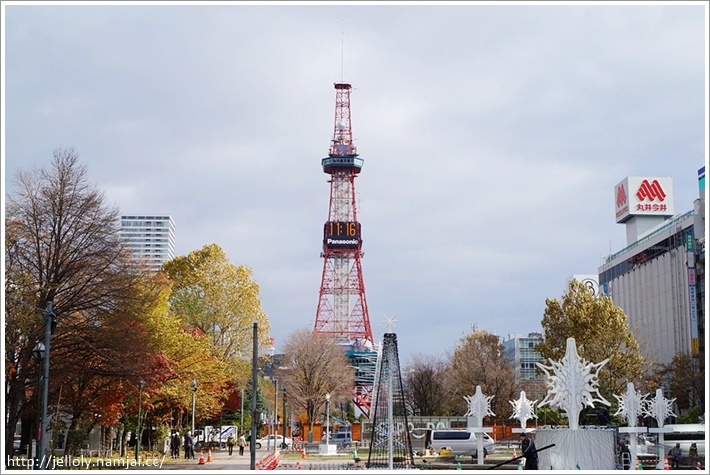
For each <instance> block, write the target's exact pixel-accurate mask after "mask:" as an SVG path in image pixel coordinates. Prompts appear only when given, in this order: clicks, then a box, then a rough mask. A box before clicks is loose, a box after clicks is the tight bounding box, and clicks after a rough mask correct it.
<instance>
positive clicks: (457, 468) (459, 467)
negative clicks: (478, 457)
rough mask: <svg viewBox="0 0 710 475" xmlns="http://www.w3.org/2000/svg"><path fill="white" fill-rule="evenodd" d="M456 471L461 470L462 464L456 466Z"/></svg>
mask: <svg viewBox="0 0 710 475" xmlns="http://www.w3.org/2000/svg"><path fill="white" fill-rule="evenodd" d="M456 470H461V462H459V463H457V464H456Z"/></svg>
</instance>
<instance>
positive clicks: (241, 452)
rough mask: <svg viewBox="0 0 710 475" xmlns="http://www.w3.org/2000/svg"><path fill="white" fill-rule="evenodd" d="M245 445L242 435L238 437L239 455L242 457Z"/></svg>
mask: <svg viewBox="0 0 710 475" xmlns="http://www.w3.org/2000/svg"><path fill="white" fill-rule="evenodd" d="M246 445H247V441H246V440H245V439H244V434H242V435H240V436H239V455H244V446H246Z"/></svg>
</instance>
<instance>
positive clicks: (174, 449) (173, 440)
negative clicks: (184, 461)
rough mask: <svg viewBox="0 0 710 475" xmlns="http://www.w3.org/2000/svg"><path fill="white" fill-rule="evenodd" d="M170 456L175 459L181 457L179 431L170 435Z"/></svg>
mask: <svg viewBox="0 0 710 475" xmlns="http://www.w3.org/2000/svg"><path fill="white" fill-rule="evenodd" d="M170 456H171V457H172V458H173V459H178V458H180V434H178V433H177V431H175V432H173V435H172V436H170Z"/></svg>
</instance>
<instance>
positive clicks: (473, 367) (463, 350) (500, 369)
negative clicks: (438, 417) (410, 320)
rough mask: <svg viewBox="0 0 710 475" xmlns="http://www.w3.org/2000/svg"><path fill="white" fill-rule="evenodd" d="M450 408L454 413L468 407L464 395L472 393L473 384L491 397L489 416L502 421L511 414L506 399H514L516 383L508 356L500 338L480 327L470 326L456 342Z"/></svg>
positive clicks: (474, 389)
mask: <svg viewBox="0 0 710 475" xmlns="http://www.w3.org/2000/svg"><path fill="white" fill-rule="evenodd" d="M451 380H452V384H451V386H452V388H453V394H452V397H453V401H452V403H453V406H452V407H453V408H454V409H455V410H456V412H457V414H464V413H466V411H467V410H468V407H467V404H466V401H465V399H464V396H472V395H473V394H475V392H476V386H481V391H482V392H483V394H485V395H487V396H494V397H493V399H491V411H492V412H493V413H494V414H495V416H491V417H493V418H494V419H495V420H497V421H499V423H501V424H505V422H506V421H507V419H508V417H509V416H510V414H511V405H510V403H509V402H508V401H510V400H512V399H515V392H516V390H517V385H516V382H515V373H514V371H513V365H512V357H511V355H510V354H509V352H507V351H505V349H504V348H503V344H502V343H501V340H500V338H499V337H498V336H497V335H493V334H491V333H488V332H486V331H483V330H474V331H473V332H471V333H469V334H467V335H465V336H464V337H463V338H461V340H460V341H459V342H458V345H457V346H456V349H455V350H454V354H453V358H452V361H451Z"/></svg>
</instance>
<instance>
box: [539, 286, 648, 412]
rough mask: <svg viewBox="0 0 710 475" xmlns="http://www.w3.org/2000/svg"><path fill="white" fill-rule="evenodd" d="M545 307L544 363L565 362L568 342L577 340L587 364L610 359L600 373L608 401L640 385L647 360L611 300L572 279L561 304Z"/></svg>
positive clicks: (601, 388)
mask: <svg viewBox="0 0 710 475" xmlns="http://www.w3.org/2000/svg"><path fill="white" fill-rule="evenodd" d="M545 305H546V308H545V312H544V316H543V319H542V328H543V339H542V341H541V342H540V343H539V344H538V345H537V346H536V350H537V351H538V352H539V353H540V355H541V356H542V357H543V358H544V359H548V358H549V359H553V360H559V359H560V358H562V357H563V356H564V354H565V348H566V342H567V338H574V339H575V342H576V344H577V351H578V352H579V355H580V356H581V357H582V358H584V359H586V360H587V361H590V362H592V363H599V362H601V361H603V360H605V359H607V358H609V361H608V362H607V363H606V364H605V365H604V366H603V367H602V368H601V370H600V371H599V392H600V394H601V395H602V396H603V397H604V398H605V399H606V400H607V401H614V399H615V398H614V396H613V394H623V393H624V392H625V391H626V383H627V381H631V382H639V380H640V378H641V377H642V375H643V372H644V369H645V368H644V366H645V363H644V359H643V357H642V356H641V354H640V353H639V345H638V343H637V342H636V338H635V337H634V335H633V333H632V332H631V330H630V329H629V324H628V320H627V317H626V314H625V313H624V311H623V310H622V309H621V308H620V307H617V306H616V305H614V302H613V301H612V300H611V298H610V297H607V296H605V295H600V296H595V295H594V293H593V292H592V291H591V290H590V289H589V288H588V287H587V286H586V285H584V284H582V283H581V282H579V281H578V280H576V279H573V280H572V281H571V282H570V284H569V287H568V289H567V292H566V293H565V294H564V295H563V297H562V300H561V301H560V300H558V299H547V300H546V301H545Z"/></svg>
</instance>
